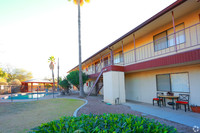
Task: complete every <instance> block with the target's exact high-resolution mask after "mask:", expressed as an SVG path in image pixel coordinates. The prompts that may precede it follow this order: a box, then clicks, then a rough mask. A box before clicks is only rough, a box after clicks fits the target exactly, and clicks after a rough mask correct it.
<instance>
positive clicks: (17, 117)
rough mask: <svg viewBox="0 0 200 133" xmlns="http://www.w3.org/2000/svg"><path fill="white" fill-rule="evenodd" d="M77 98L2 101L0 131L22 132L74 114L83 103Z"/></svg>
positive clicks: (3, 132) (7, 132)
mask: <svg viewBox="0 0 200 133" xmlns="http://www.w3.org/2000/svg"><path fill="white" fill-rule="evenodd" d="M83 103H84V102H83V101H81V100H75V99H64V98H62V99H61V98H58V99H48V100H39V101H32V102H18V103H17V102H16V103H0V133H13V132H14V133H21V132H27V131H29V130H30V129H31V128H33V127H36V126H39V125H40V124H41V123H46V122H49V121H51V120H56V119H59V118H60V117H61V116H72V115H73V113H74V111H75V110H76V109H77V108H78V107H79V106H81V105H82V104H83Z"/></svg>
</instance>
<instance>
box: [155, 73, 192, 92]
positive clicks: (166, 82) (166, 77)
mask: <svg viewBox="0 0 200 133" xmlns="http://www.w3.org/2000/svg"><path fill="white" fill-rule="evenodd" d="M156 82H157V90H158V91H167V92H168V91H170V92H189V80H188V73H175V74H160V75H156Z"/></svg>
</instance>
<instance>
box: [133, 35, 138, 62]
mask: <svg viewBox="0 0 200 133" xmlns="http://www.w3.org/2000/svg"><path fill="white" fill-rule="evenodd" d="M133 44H134V56H135V62H137V58H136V47H135V34H133Z"/></svg>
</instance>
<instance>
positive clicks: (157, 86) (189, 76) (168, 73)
mask: <svg viewBox="0 0 200 133" xmlns="http://www.w3.org/2000/svg"><path fill="white" fill-rule="evenodd" d="M181 73H187V75H188V88H189V89H188V90H189V91H188V92H183V91H172V81H171V75H172V74H181ZM158 75H169V81H170V90H169V91H162V90H158V80H157V76H158ZM156 90H157V91H160V92H173V93H190V76H189V72H177V73H166V74H157V75H156Z"/></svg>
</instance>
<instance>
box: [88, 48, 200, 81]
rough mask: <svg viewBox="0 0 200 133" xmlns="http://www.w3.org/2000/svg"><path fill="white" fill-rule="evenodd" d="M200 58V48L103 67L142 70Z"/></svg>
mask: <svg viewBox="0 0 200 133" xmlns="http://www.w3.org/2000/svg"><path fill="white" fill-rule="evenodd" d="M198 60H200V49H196V50H192V51H187V52H184V53H179V54H175V55H171V56H167V57H161V58H158V59H153V60H150V61H146V62H141V63H137V64H132V65H128V66H115V65H111V66H107V67H105V68H104V69H107V71H105V72H108V71H121V72H130V71H136V70H143V69H149V68H154V67H161V66H168V65H173V64H180V63H186V62H191V61H198ZM98 75H99V73H96V74H92V75H89V78H96V77H98Z"/></svg>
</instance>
